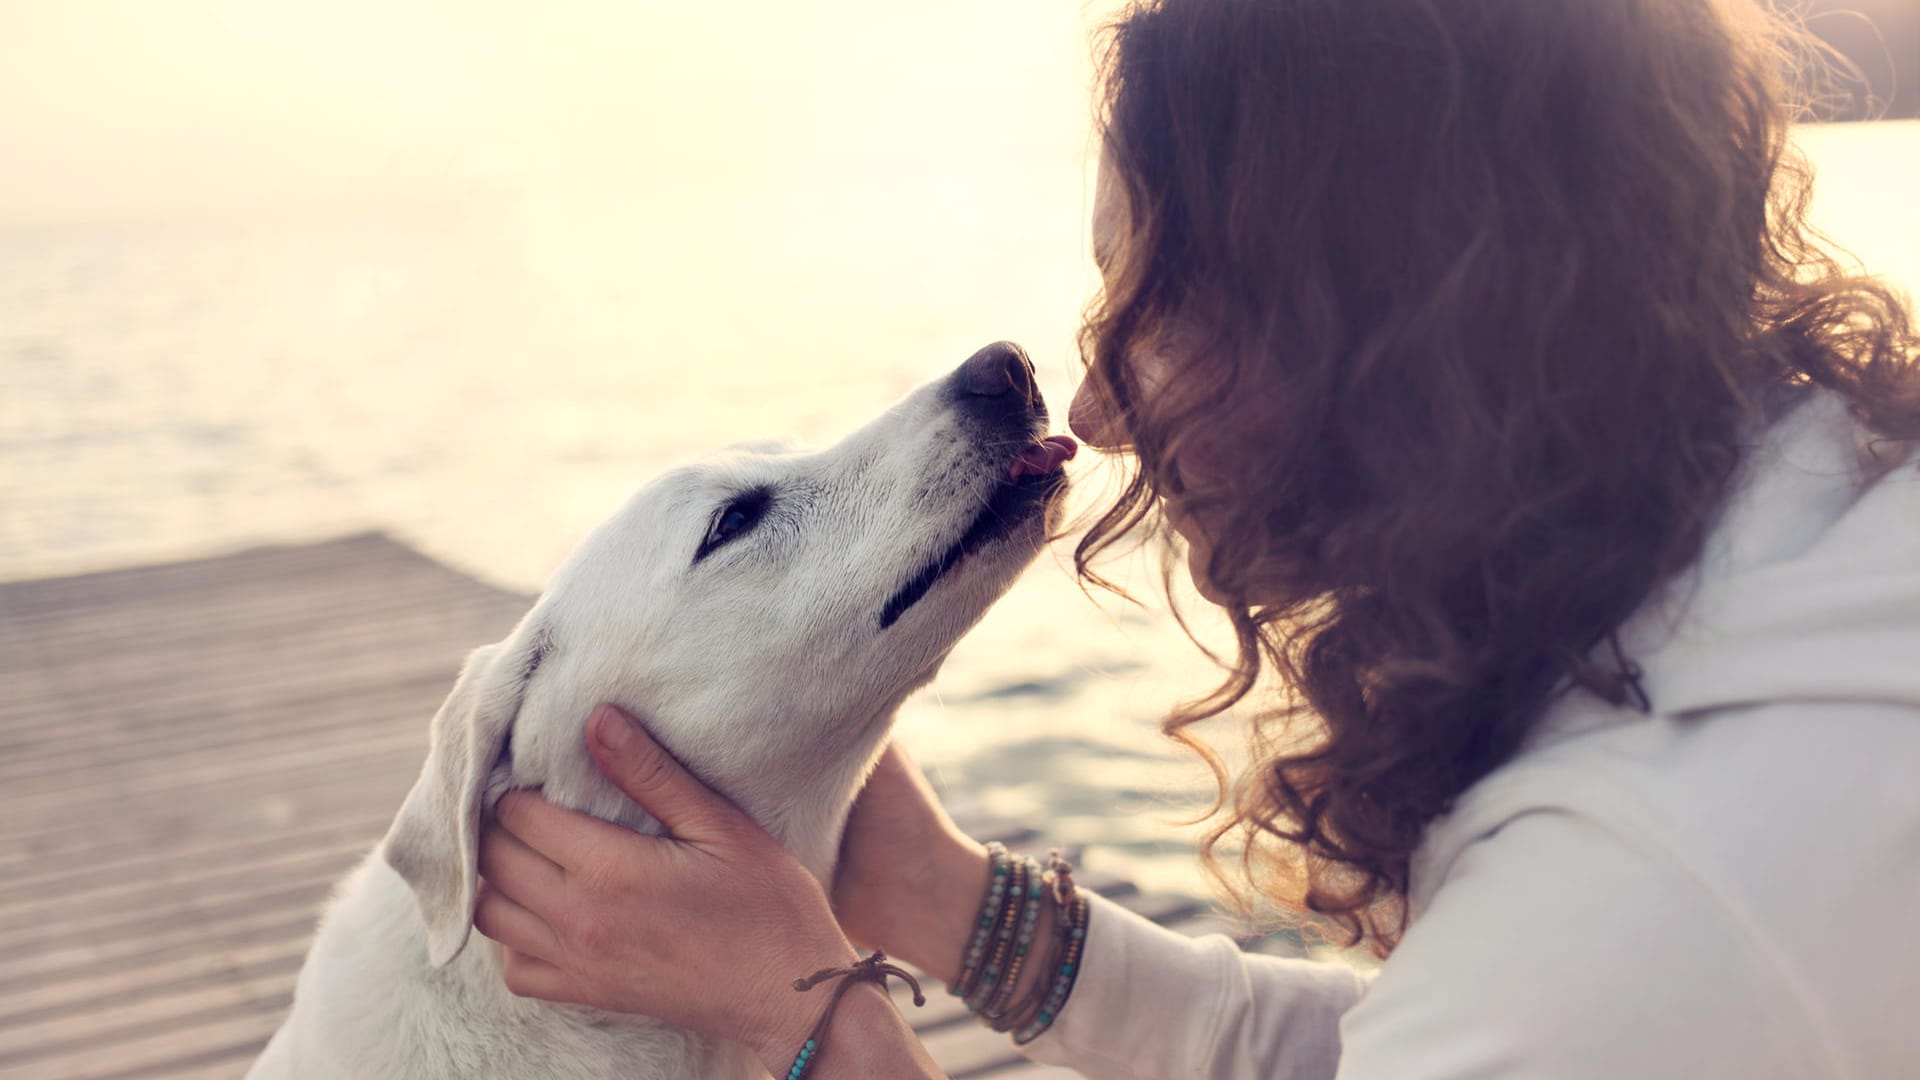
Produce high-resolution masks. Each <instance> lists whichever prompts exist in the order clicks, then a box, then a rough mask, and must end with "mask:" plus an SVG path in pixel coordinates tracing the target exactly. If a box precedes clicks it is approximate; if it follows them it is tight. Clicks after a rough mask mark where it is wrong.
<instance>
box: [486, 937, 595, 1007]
mask: <svg viewBox="0 0 1920 1080" xmlns="http://www.w3.org/2000/svg"><path fill="white" fill-rule="evenodd" d="M500 960H501V963H500V977H501V981H503V982H505V983H506V984H507V989H508V990H511V991H512V992H513V993H515V994H517V995H518V996H520V997H530V998H539V999H541V1000H542V1001H558V1002H566V1003H573V1004H586V1003H585V1002H583V1001H581V1000H580V994H579V991H578V990H576V989H575V986H574V980H573V978H572V977H571V976H569V975H568V974H567V973H566V972H565V971H562V970H561V969H560V968H558V967H556V966H554V965H553V964H549V963H547V962H546V961H545V960H542V959H540V958H539V957H537V956H533V955H530V954H528V953H523V952H518V951H516V950H514V949H511V948H509V949H507V950H506V951H505V952H504V953H503V954H502V955H501V958H500Z"/></svg>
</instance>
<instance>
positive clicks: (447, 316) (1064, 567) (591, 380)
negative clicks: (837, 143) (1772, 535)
mask: <svg viewBox="0 0 1920 1080" xmlns="http://www.w3.org/2000/svg"><path fill="white" fill-rule="evenodd" d="M1076 107H1077V106H1076ZM1800 141H1801V142H1802V144H1803V145H1804V146H1806V147H1807V148H1808V149H1809V151H1810V153H1811V154H1812V155H1813V157H1814V160H1815V162H1816V163H1817V165H1818V168H1819V171H1820V172H1819V175H1820V181H1819V187H1818V188H1817V192H1818V196H1817V202H1816V213H1817V219H1818V220H1819V221H1820V222H1821V223H1822V225H1823V226H1825V227H1826V228H1827V229H1828V231H1829V232H1831V233H1832V234H1833V235H1834V236H1835V237H1836V238H1837V239H1838V240H1839V241H1840V242H1841V243H1842V244H1843V245H1844V246H1845V247H1847V248H1848V249H1849V250H1850V251H1851V252H1853V253H1854V254H1855V255H1857V256H1858V257H1859V259H1860V261H1861V263H1862V264H1863V265H1864V266H1865V267H1866V268H1867V269H1869V270H1871V271H1875V272H1879V273H1882V274H1885V275H1887V276H1889V277H1890V278H1892V279H1893V280H1895V281H1896V283H1901V284H1903V285H1904V286H1905V287H1907V288H1908V289H1910V290H1911V289H1912V288H1913V286H1914V284H1915V283H1920V201H1917V200H1916V196H1915V192H1916V188H1915V187H1914V177H1915V176H1920V122H1893V123H1878V124H1860V125H1848V126H1834V127H1822V128H1804V129H1802V130H1801V133H1800ZM1088 149H1089V142H1088V141H1087V140H1086V139H1084V138H1081V137H1076V138H1072V139H1053V140H1051V141H1048V142H1046V143H1045V144H1044V145H1040V144H1038V143H1035V144H1032V145H1024V144H1022V145H1010V148H1007V149H1006V152H1005V153H1004V155H1003V156H1001V157H999V158H997V159H995V160H992V161H982V160H980V159H979V158H978V157H968V158H964V159H963V158H958V157H954V158H948V157H943V156H942V155H941V154H939V153H938V152H936V151H929V150H927V149H925V147H924V146H923V147H921V149H919V150H917V151H916V152H915V153H914V154H913V155H911V156H910V159H907V160H904V161H894V160H892V159H889V158H885V157H884V155H882V156H881V157H877V158H875V161H876V162H882V163H886V164H888V167H884V168H883V167H877V166H876V167H875V168H872V169H870V170H868V169H844V168H843V169H836V170H831V171H829V172H826V173H819V172H818V171H816V170H808V169H793V170H781V169H773V170H771V171H768V172H766V173H759V174H737V175H733V176H730V177H727V178H724V179H720V180H713V179H710V178H704V177H701V176H699V175H696V174H688V173H680V172H669V173H663V174H662V175H659V176H656V177H652V178H650V179H647V180H646V181H645V182H644V183H640V182H636V183H633V184H629V185H620V186H589V185H580V184H572V185H555V186H550V187H546V188H540V187H534V188H531V189H526V190H516V191H512V192H504V191H493V192H480V193H467V194H463V195H461V196H460V197H458V198H417V199H409V200H387V201H381V200H366V201H362V202H356V203H351V204H337V203H330V204H320V203H315V204H311V205H307V204H302V205H299V206H293V207H286V206H281V207H260V208H252V209H248V210H244V211H233V212H223V213H219V214H211V213H185V212H183V213H175V214H141V215H128V216H122V217H110V218H106V219H101V220H74V221H56V222H27V223H20V224H13V225H4V226H0V581H8V580H19V579H26V578H36V577H45V576H52V575H63V574H71V573H78V572H85V571H90V570H96V569H101V568H108V567H119V566H128V565H138V564H144V563H151V562H158V561H165V560H171V559H179V558H188V557H196V556H202V555H207V554H212V553H218V552H223V551H230V550H235V549H240V548H245V547H249V546H253V545H259V544H266V543H289V542H299V541H304V540H312V539H318V538H324V537H331V536H337V535H341V534H346V533H353V532H360V531H366V530H379V531H382V532H386V533H389V534H391V535H393V536H395V537H397V538H399V539H400V540H402V541H404V542H405V543H407V544H410V545H413V546H414V547H417V548H418V549H420V550H421V551H423V552H425V553H427V554H428V555H431V556H432V557H434V558H436V559H439V560H441V561H443V562H445V563H447V564H449V565H451V566H453V567H456V568H458V569H459V570H462V571H464V572H466V573H468V574H471V575H473V576H474V577H477V578H480V579H482V580H485V581H487V582H490V583H494V584H497V585H500V586H503V587H506V588H509V589H514V590H519V591H523V592H526V593H528V594H532V593H534V592H536V591H537V590H539V588H540V587H541V584H542V582H543V580H544V579H545V577H546V575H547V574H548V573H549V572H550V571H551V570H552V569H553V568H554V566H555V565H556V564H557V563H558V562H559V561H560V560H561V559H562V558H563V557H564V555H565V554H566V553H567V551H568V550H569V549H570V548H571V546H572V545H573V544H574V543H575V542H577V541H578V540H579V539H580V538H581V537H582V536H583V535H584V534H585V533H586V532H587V530H589V529H590V528H591V527H592V526H593V525H595V524H596V523H597V522H599V521H600V520H602V519H603V518H605V517H606V516H607V515H609V514H610V513H611V512H612V511H613V510H614V509H616V508H617V507H618V506H619V505H620V504H621V503H622V502H623V501H624V500H625V498H626V497H627V496H628V495H629V494H630V493H631V492H632V491H633V490H634V489H635V488H637V487H638V486H639V485H641V484H643V483H644V482H646V480H647V479H648V478H650V477H651V476H653V475H654V474H656V473H657V472H659V471H660V470H661V469H663V468H665V467H667V466H669V465H671V464H673V463H676V462H679V461H683V460H686V459H689V458H692V457H697V456H699V455H701V454H703V453H707V452H711V451H713V450H716V449H719V448H722V447H725V446H728V445H731V444H735V443H740V442H749V441H761V440H766V439H784V440H789V441H792V442H794V443H796V444H799V445H825V444H828V443H830V442H832V441H833V440H834V439H836V438H838V437H839V436H840V435H841V434H843V433H844V432H846V431H848V430H851V429H852V428H854V427H855V426H857V425H859V424H861V423H863V422H864V421H865V420H867V419H868V418H870V417H872V416H873V415H875V414H876V413H877V412H879V411H880V410H881V409H883V408H885V407H886V406H887V404H888V403H889V402H891V401H893V400H895V399H896V398H897V397H899V396H900V395H902V394H904V393H905V392H907V391H908V390H910V389H911V388H913V387H914V386H916V385H918V384H920V383H921V382H923V381H925V380H928V379H930V378H934V377H937V376H938V375H940V374H941V373H943V372H945V371H947V370H949V369H951V368H952V367H953V366H955V365H956V364H958V363H959V362H960V361H961V360H963V359H964V358H965V357H966V356H967V355H969V354H970V353H972V352H973V351H974V350H975V349H977V348H979V347H980V346H982V345H984V344H987V343H988V342H991V341H995V340H998V339H1003V338H1004V339H1011V340H1015V341H1018V342H1020V343H1022V344H1023V345H1024V346H1026V348H1027V349H1028V351H1029V352H1030V353H1031V355H1032V356H1033V357H1034V360H1035V362H1036V364H1037V366H1038V368H1039V372H1040V381H1041V385H1042V389H1043V391H1044V392H1045V394H1046V397H1047V399H1048V400H1049V402H1051V403H1052V404H1053V405H1054V406H1055V408H1056V415H1062V416H1063V415H1064V411H1065V409H1064V406H1065V402H1066V401H1067V399H1068V397H1069V396H1070V394H1071V391H1072V387H1073V386H1074V384H1075V382H1076V381H1077V372H1078V371H1079V365H1078V359H1077V351H1076V347H1075V333H1076V330H1077V329H1078V325H1079V320H1080V316H1081V313H1082V310H1083V308H1084V306H1085V304H1086V303H1087V302H1088V301H1089V300H1090V299H1091V298H1092V297H1093V295H1094V289H1095V288H1096V286H1097V279H1096V277H1095V275H1094V272H1093V269H1092V266H1091V261H1090V259H1089V255H1088V247H1087V236H1086V234H1087V228H1086V217H1087V210H1088V208H1089V206H1090V203H1091V199H1092V170H1091V164H1090V155H1089V153H1088ZM876 153H880V152H879V151H876ZM1073 472H1074V477H1075V492H1076V494H1075V504H1074V505H1075V509H1076V510H1079V511H1084V510H1086V509H1088V508H1091V507H1095V506H1098V505H1099V503H1100V501H1101V499H1102V498H1103V497H1107V496H1110V495H1111V493H1112V490H1113V485H1114V484H1115V482H1116V479H1115V478H1116V475H1117V472H1116V470H1115V469H1114V468H1113V466H1112V464H1111V463H1108V462H1103V461H1102V460H1100V458H1099V455H1095V454H1083V455H1082V456H1081V457H1080V459H1079V460H1077V461H1076V462H1075V463H1074V464H1073ZM1070 552H1071V541H1070V540H1069V541H1066V542H1063V543H1062V544H1060V545H1058V546H1057V547H1056V548H1055V549H1054V550H1052V551H1050V552H1048V553H1046V554H1044V555H1043V556H1042V557H1041V558H1040V559H1039V560H1038V562H1037V563H1036V564H1035V566H1034V567H1033V568H1032V569H1031V570H1030V571H1029V572H1028V573H1027V574H1026V576H1025V577H1024V578H1023V579H1022V580H1021V581H1020V582H1019V584H1018V585H1017V586H1016V587H1015V588H1014V589H1013V591H1012V592H1011V594H1010V595H1008V596H1007V598H1006V599H1005V600H1004V601H1003V602H1001V603H1000V604H999V605H998V606H997V607H996V608H995V609H994V610H993V611H992V612H991V613H990V614H989V615H988V616H987V618H986V619H985V620H984V621H983V622H982V623H981V625H980V626H979V627H978V629H976V630H975V631H974V632H973V633H972V634H971V635H970V636H968V637H967V638H966V639H965V640H964V641H963V642H962V643H961V645H960V646H959V647H958V648H957V649H955V651H954V652H953V654H952V656H951V658H950V660H949V661H948V663H947V664H946V667H945V671H944V673H943V674H942V675H941V677H940V678H939V679H938V680H937V681H936V682H935V683H934V685H933V686H932V687H930V688H929V689H928V690H926V691H924V692H923V693H921V694H919V695H918V696H916V697H915V698H914V699H912V700H911V701H910V702H909V703H908V704H907V706H906V707H905V709H904V710H903V712H902V715H901V717H900V719H899V723H898V726H897V728H896V732H897V737H898V738H899V739H901V740H902V741H903V743H904V744H905V745H906V746H907V747H908V748H909V749H910V751H911V752H912V753H913V754H914V755H915V756H916V757H917V758H918V759H919V760H920V761H921V762H922V763H923V764H924V765H925V766H926V767H927V768H928V769H929V771H930V773H931V774H932V775H933V776H934V778H935V780H936V782H937V783H938V784H939V785H940V786H941V787H942V789H943V790H945V791H947V792H949V793H952V794H953V796H954V798H955V799H956V800H965V801H966V802H968V803H969V804H970V805H977V806H978V807H980V808H982V809H985V810H987V811H989V812H991V813H995V814H999V815H1004V816H1006V817H1010V818H1014V819H1018V820H1022V821H1026V822H1029V823H1032V824H1033V825H1034V826H1035V827H1037V828H1039V829H1041V830H1042V832H1043V833H1044V834H1045V835H1047V836H1048V837H1050V838H1052V839H1054V840H1055V841H1057V842H1060V843H1064V844H1067V845H1069V846H1071V847H1073V848H1075V849H1077V850H1079V851H1081V852H1082V853H1083V855H1082V857H1083V861H1084V862H1085V863H1087V864H1088V865H1090V866H1097V867H1100V868H1103V869H1109V870H1112V871H1114V872H1116V873H1121V874H1125V875H1128V876H1130V877H1133V878H1135V879H1136V880H1139V881H1141V882H1142V883H1143V884H1144V885H1146V886H1147V887H1149V888H1156V889H1164V890H1168V891H1174V892H1182V893H1187V894H1191V895H1194V896H1203V895H1206V894H1207V891H1208V886H1207V883H1206V881H1205V880H1204V878H1203V876H1202V874H1201V871H1200V870H1199V868H1198V866H1197V863H1196V860H1195V857H1194V842H1195V838H1196V837H1197V836H1198V835H1199V827H1198V826H1196V825H1195V824H1193V822H1192V819H1193V817H1194V815H1195V814H1196V813H1197V812H1199V811H1203V810H1204V809H1205V808H1206V804H1207V801H1208V798H1209V797H1210V795H1211V794H1212V791H1213V783H1212V780H1211V778H1210V776H1209V774H1208V772H1207V771H1206V769H1205V768H1203V767H1202V766H1201V765H1200V764H1199V762H1198V760H1197V759H1196V758H1195V757H1194V755H1193V754H1192V753H1191V752H1190V751H1188V750H1186V749H1184V748H1182V747H1179V746H1176V745H1173V744H1171V743H1170V742H1169V741H1167V740H1166V739H1165V738H1164V737H1163V736H1161V735H1160V734H1159V722H1160V720H1161V719H1162V717H1163V716H1164V715H1165V714H1166V713H1167V711H1168V709H1169V708H1170V707H1171V706H1172V705H1174V704H1175V703H1176V702H1178V701H1180V700H1182V699H1183V698H1187V697H1191V696H1194V695H1197V694H1200V693H1202V692H1204V691H1206V690H1208V689H1210V688H1211V687H1212V686H1213V685H1214V684H1215V682H1216V681H1217V679H1218V669H1217V668H1215V667H1214V666H1213V664H1212V663H1211V662H1210V661H1209V659H1208V658H1207V657H1206V656H1205V655H1203V653H1202V652H1201V651H1200V650H1199V649H1198V648H1197V647H1196V646H1195V645H1194V644H1193V643H1192V642H1191V641H1189V639H1188V637H1187V635H1186V633H1184V632H1183V631H1182V630H1181V628H1180V627H1179V626H1178V625H1176V624H1175V623H1174V621H1173V620H1172V619H1171V618H1170V617H1169V616H1168V612H1167V609H1166V604H1165V602H1164V601H1163V600H1162V599H1161V598H1160V597H1159V591H1158V580H1159V579H1158V574H1157V565H1158V564H1157V561H1156V560H1155V558H1154V553H1153V552H1151V551H1147V552H1143V553H1141V554H1139V555H1137V556H1132V557H1129V558H1127V559H1123V560H1121V561H1120V562H1119V563H1116V564H1115V565H1114V566H1113V567H1112V568H1111V569H1110V572H1111V573H1112V574H1113V575H1114V576H1115V577H1117V578H1118V579H1119V580H1120V581H1122V582H1123V583H1124V584H1126V585H1128V586H1129V588H1130V589H1131V590H1132V591H1133V592H1134V594H1135V596H1136V598H1137V600H1138V602H1132V601H1126V600H1122V599H1119V598H1116V597H1112V596H1107V595H1104V594H1101V593H1099V592H1098V591H1094V592H1091V593H1090V592H1088V591H1086V590H1083V589H1082V588H1081V587H1080V586H1079V585H1078V584H1077V583H1076V581H1075V580H1074V577H1073V574H1072V569H1071V559H1070ZM1186 600H1187V606H1189V607H1191V608H1193V609H1194V611H1195V614H1196V629H1197V632H1198V633H1199V634H1200V636H1201V639H1202V640H1203V641H1208V640H1212V641H1214V642H1215V643H1217V640H1218V639H1217V637H1216V638H1212V639H1210V638H1209V636H1208V635H1209V634H1211V633H1214V632H1216V631H1217V626H1213V625H1212V624H1210V623H1209V621H1208V620H1207V619H1206V618H1205V612H1204V606H1203V605H1199V604H1198V603H1197V601H1194V600H1193V598H1192V597H1191V595H1190V594H1189V595H1187V596H1186ZM475 644H480V643H479V642H476V643H475ZM419 720H420V722H421V723H422V724H423V725H424V724H425V723H426V722H427V720H428V718H427V717H425V716H422V717H420V718H419ZM1206 734H1207V736H1208V737H1209V738H1210V739H1212V740H1214V741H1215V742H1216V743H1217V744H1218V745H1220V746H1221V747H1222V748H1223V749H1225V750H1228V751H1231V750H1232V749H1233V748H1234V747H1236V746H1237V745H1238V735H1237V729H1236V727H1235V721H1234V719H1233V718H1228V719H1227V720H1225V721H1223V722H1221V723H1219V724H1216V725H1214V726H1213V727H1211V728H1209V729H1208V730H1207V732H1206Z"/></svg>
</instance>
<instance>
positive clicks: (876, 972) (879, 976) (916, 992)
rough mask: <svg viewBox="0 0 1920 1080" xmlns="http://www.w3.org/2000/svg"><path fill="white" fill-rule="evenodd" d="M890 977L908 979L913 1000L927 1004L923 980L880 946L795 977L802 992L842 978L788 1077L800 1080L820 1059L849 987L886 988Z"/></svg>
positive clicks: (788, 1078) (916, 1002)
mask: <svg viewBox="0 0 1920 1080" xmlns="http://www.w3.org/2000/svg"><path fill="white" fill-rule="evenodd" d="M888 978H900V979H905V980H907V985H908V986H911V987H913V1003H914V1005H915V1006H916V1007H918V1006H921V1005H925V1004H926V1003H927V996H926V995H925V994H923V993H921V992H920V980H918V979H915V978H914V977H913V976H912V975H911V974H909V973H908V972H907V970H906V969H905V968H902V967H900V966H899V965H897V964H894V963H891V962H889V961H888V960H887V954H886V953H884V952H882V951H880V950H879V949H875V950H873V955H872V956H869V957H867V958H866V959H864V960H857V961H855V962H854V963H852V964H849V965H847V966H846V967H841V968H822V969H821V970H819V971H816V972H814V973H813V974H811V975H809V976H807V977H806V978H804V979H795V980H793V988H794V989H795V990H798V991H800V992H801V993H803V994H804V993H806V992H807V991H809V990H811V989H813V988H814V987H816V986H818V985H820V984H821V983H823V982H828V981H830V980H833V979H838V980H840V981H839V983H838V984H836V985H835V986H834V988H833V996H832V997H829V998H828V999H827V1007H826V1008H825V1009H822V1010H821V1012H820V1019H818V1020H816V1021H814V1024H813V1030H812V1031H810V1032H808V1033H807V1041H806V1043H805V1045H803V1046H801V1047H800V1054H799V1056H798V1057H796V1058H794V1059H793V1067H792V1068H790V1069H788V1070H787V1080H801V1078H802V1077H804V1076H806V1075H807V1070H809V1069H811V1068H813V1063H814V1062H815V1061H818V1060H819V1059H820V1048H821V1047H822V1046H824V1045H826V1041H827V1025H829V1024H831V1023H832V1022H833V1010H834V1009H835V1008H837V1007H838V1006H839V1004H840V999H841V998H842V997H844V996H846V993H847V991H848V989H850V988H851V987H852V986H853V985H854V984H855V983H863V982H870V983H877V984H879V986H880V988H881V989H882V990H885V989H886V987H887V979H888Z"/></svg>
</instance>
